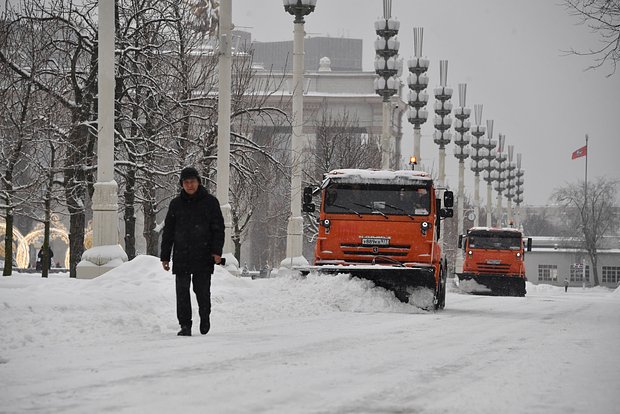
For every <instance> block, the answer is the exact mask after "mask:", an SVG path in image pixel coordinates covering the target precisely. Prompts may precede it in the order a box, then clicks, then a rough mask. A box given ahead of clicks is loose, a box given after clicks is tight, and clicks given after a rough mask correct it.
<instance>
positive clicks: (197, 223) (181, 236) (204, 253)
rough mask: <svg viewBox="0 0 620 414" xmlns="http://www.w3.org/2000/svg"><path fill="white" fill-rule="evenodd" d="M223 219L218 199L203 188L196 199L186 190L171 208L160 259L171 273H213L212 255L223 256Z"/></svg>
mask: <svg viewBox="0 0 620 414" xmlns="http://www.w3.org/2000/svg"><path fill="white" fill-rule="evenodd" d="M223 247H224V217H223V216H222V210H221V209H220V203H219V202H218V200H217V198H215V197H214V196H212V195H211V194H209V192H208V191H207V189H206V188H204V187H203V186H202V185H200V186H199V187H198V191H196V193H195V194H194V196H193V197H190V196H189V195H188V194H187V193H186V192H185V191H184V190H181V193H180V194H179V195H178V196H177V197H175V198H174V199H173V200H172V201H171V202H170V206H169V207H168V214H167V215H166V221H165V223H164V231H163V235H162V239H161V260H162V261H163V262H165V261H170V254H171V253H172V273H174V274H178V273H204V272H209V273H213V265H214V260H213V257H212V255H213V254H215V255H218V256H221V255H222V248H223Z"/></svg>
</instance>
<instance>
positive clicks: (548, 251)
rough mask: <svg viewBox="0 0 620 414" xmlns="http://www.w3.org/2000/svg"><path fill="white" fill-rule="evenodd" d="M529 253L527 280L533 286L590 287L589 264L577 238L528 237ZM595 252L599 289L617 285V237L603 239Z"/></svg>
mask: <svg viewBox="0 0 620 414" xmlns="http://www.w3.org/2000/svg"><path fill="white" fill-rule="evenodd" d="M532 245H533V246H532V251H531V252H528V253H527V254H526V256H525V266H526V275H527V279H528V281H530V282H532V283H535V284H549V285H557V286H563V285H564V280H565V279H567V280H568V281H569V286H592V285H593V283H594V279H593V269H592V263H591V261H590V258H589V256H588V255H587V253H586V251H585V250H584V249H583V248H582V247H581V242H580V240H578V239H573V238H566V237H540V236H539V237H532ZM601 245H602V247H601V248H600V249H599V250H598V255H597V262H598V263H597V270H598V272H597V273H598V278H599V283H600V285H601V286H605V287H609V288H616V287H618V285H619V284H620V237H606V238H604V239H603V242H602V243H601Z"/></svg>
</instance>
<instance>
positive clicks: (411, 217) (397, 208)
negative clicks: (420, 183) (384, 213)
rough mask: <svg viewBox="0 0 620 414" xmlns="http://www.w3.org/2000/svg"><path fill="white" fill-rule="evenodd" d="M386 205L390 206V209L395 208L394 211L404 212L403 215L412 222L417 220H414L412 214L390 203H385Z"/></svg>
mask: <svg viewBox="0 0 620 414" xmlns="http://www.w3.org/2000/svg"><path fill="white" fill-rule="evenodd" d="M385 205H386V206H388V207H389V208H393V209H394V210H396V211H402V212H403V213H405V214H406V215H407V216H409V218H410V219H411V220H415V218H414V217H413V216H412V215H411V214H409V213H407V212H406V211H405V210H403V209H402V208H400V207H397V206H394V205H392V204H389V203H385Z"/></svg>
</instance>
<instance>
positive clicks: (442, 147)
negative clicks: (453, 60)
mask: <svg viewBox="0 0 620 414" xmlns="http://www.w3.org/2000/svg"><path fill="white" fill-rule="evenodd" d="M439 79H440V81H439V86H438V87H437V88H435V114H437V115H436V116H435V129H436V131H435V133H434V134H433V141H435V144H437V145H439V187H440V188H445V185H446V182H445V181H446V145H447V144H449V143H450V140H451V138H452V134H451V133H450V131H448V130H449V129H450V127H451V126H452V118H451V117H450V112H452V102H450V98H452V88H449V87H448V86H447V82H448V61H447V60H441V61H439Z"/></svg>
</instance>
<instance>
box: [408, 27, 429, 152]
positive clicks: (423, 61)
mask: <svg viewBox="0 0 620 414" xmlns="http://www.w3.org/2000/svg"><path fill="white" fill-rule="evenodd" d="M423 39H424V28H422V27H414V28H413V48H414V54H415V56H414V57H413V58H412V59H409V61H408V62H407V66H408V67H409V72H410V74H409V76H408V77H407V84H408V85H409V89H411V90H410V91H409V106H411V108H410V109H409V113H408V115H407V118H408V119H409V122H411V123H412V124H413V155H414V156H415V160H416V162H417V163H420V162H421V161H422V158H421V151H420V145H421V141H422V131H421V128H420V126H421V125H422V124H423V123H425V122H426V120H427V119H428V111H427V110H426V109H425V108H424V107H425V106H426V104H427V103H428V93H426V92H425V91H424V90H425V89H426V87H427V86H428V75H426V71H427V70H428V66H429V63H430V62H429V60H428V59H427V58H425V57H422V40H423Z"/></svg>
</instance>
